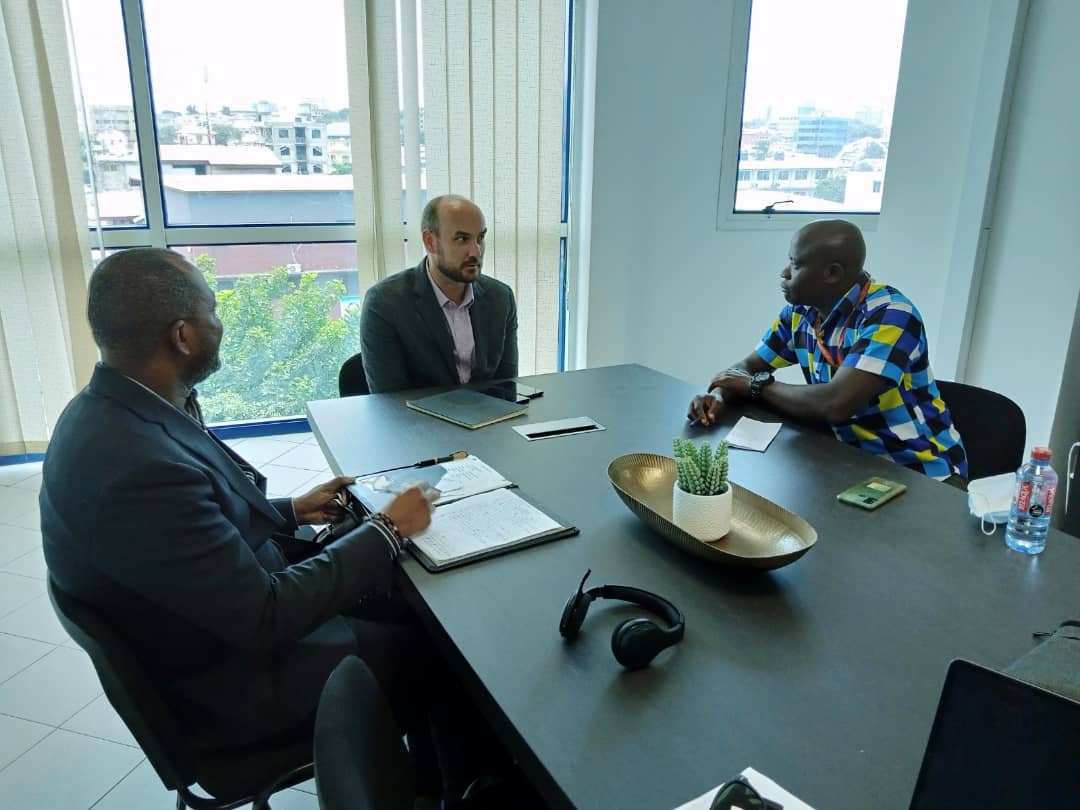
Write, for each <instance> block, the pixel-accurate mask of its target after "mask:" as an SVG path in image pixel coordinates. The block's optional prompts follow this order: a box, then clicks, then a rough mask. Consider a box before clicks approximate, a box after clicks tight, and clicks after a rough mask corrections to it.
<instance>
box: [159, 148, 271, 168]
mask: <svg viewBox="0 0 1080 810" xmlns="http://www.w3.org/2000/svg"><path fill="white" fill-rule="evenodd" d="M160 149H161V153H160V154H161V162H162V163H205V164H209V165H211V166H266V167H270V168H277V167H278V166H280V165H281V161H280V160H278V159H277V157H276V156H275V155H274V151H273V150H272V149H269V148H268V147H265V146H199V145H186V144H162V145H161V147H160Z"/></svg>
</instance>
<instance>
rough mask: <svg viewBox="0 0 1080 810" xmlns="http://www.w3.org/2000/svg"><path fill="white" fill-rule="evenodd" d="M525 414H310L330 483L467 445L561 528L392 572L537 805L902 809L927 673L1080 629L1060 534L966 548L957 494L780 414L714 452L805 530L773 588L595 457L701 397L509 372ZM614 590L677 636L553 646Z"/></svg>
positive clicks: (676, 421) (617, 611)
mask: <svg viewBox="0 0 1080 810" xmlns="http://www.w3.org/2000/svg"><path fill="white" fill-rule="evenodd" d="M521 379H522V380H523V381H525V382H527V383H528V384H530V385H533V386H536V387H538V388H541V389H543V390H544V392H545V393H544V395H543V396H542V397H540V398H538V399H534V400H533V401H532V402H531V404H530V405H529V412H528V415H527V416H525V417H519V418H517V419H515V420H511V421H506V422H501V423H498V424H495V425H492V426H489V427H486V428H483V429H480V430H476V431H470V430H466V429H464V428H461V427H458V426H456V425H453V424H450V423H448V422H444V421H442V420H438V419H435V418H432V417H430V416H426V415H423V414H420V413H417V412H415V411H413V410H410V409H407V408H406V407H405V405H404V400H405V399H407V398H410V397H415V396H416V394H415V393H412V394H405V393H400V394H382V395H374V396H361V397H351V398H347V399H339V400H325V401H317V402H312V403H310V404H309V408H308V412H309V419H310V422H311V426H312V429H313V431H314V433H315V435H316V436H317V438H318V441H319V442H320V444H321V446H322V448H323V451H324V452H325V454H326V456H327V459H328V460H329V462H330V465H331V467H332V468H333V470H334V472H335V473H336V474H348V475H353V474H358V473H363V472H365V471H369V470H377V469H380V468H384V467H391V466H394V465H398V464H408V463H411V462H414V461H416V460H418V459H422V458H426V457H432V456H435V455H442V454H446V453H449V452H452V451H455V450H468V451H470V452H471V453H473V454H475V455H477V456H478V457H480V458H481V459H482V460H484V461H486V462H487V463H488V464H490V465H491V466H493V467H494V468H495V469H496V470H498V471H499V472H501V473H502V474H503V475H504V476H505V477H507V478H508V479H510V480H511V481H513V482H515V483H516V484H518V485H519V487H520V491H521V493H522V494H524V495H527V496H528V497H529V498H530V499H532V500H534V501H536V502H537V503H538V504H540V505H541V506H543V507H546V508H548V509H550V510H551V511H552V512H553V513H555V514H556V515H558V516H559V517H561V518H563V519H565V520H567V521H569V522H572V523H573V524H574V525H576V526H577V527H578V528H579V529H580V534H579V535H578V536H575V537H570V538H566V539H562V540H557V541H554V542H551V543H547V544H543V545H539V546H534V547H531V548H527V549H522V550H519V551H516V552H514V553H511V554H506V555H503V556H500V557H497V558H492V559H488V560H484V561H482V562H478V563H475V564H473V565H469V566H466V567H462V568H458V569H454V570H451V571H446V572H443V573H438V574H431V573H428V572H427V571H426V570H424V569H423V568H422V567H421V566H420V565H419V564H418V563H417V562H416V561H415V560H413V559H411V558H409V557H408V556H407V555H406V556H403V562H402V565H401V573H402V577H401V580H402V587H403V589H404V591H405V593H406V596H407V598H408V599H409V600H410V602H411V604H412V605H413V607H414V608H415V609H416V611H417V613H418V614H419V616H420V617H421V620H422V621H423V622H424V623H425V624H426V626H427V627H428V629H429V631H430V632H431V633H432V635H433V637H434V638H435V639H436V641H437V643H439V644H440V646H441V647H442V649H443V651H444V653H445V654H446V656H447V657H448V659H449V660H450V662H451V664H452V666H454V667H455V669H456V670H457V672H458V673H459V674H460V675H461V677H462V678H463V680H464V682H465V684H466V686H467V687H468V689H469V690H470V692H471V693H472V696H473V697H474V698H475V699H476V701H477V703H478V705H479V706H480V709H481V711H483V712H484V714H485V716H486V717H487V719H488V720H489V722H490V723H491V724H492V726H493V727H494V729H495V731H496V732H497V733H498V734H499V736H500V737H501V739H502V741H503V742H504V744H505V745H506V746H507V747H508V748H509V749H510V750H511V752H512V753H513V754H514V756H515V757H516V758H517V759H518V760H519V762H520V763H521V767H522V768H523V770H524V772H525V774H526V776H527V777H528V778H529V779H530V780H531V781H532V783H533V784H534V785H535V787H536V788H537V790H538V791H539V792H540V794H541V795H542V796H543V798H544V799H545V801H546V802H548V803H549V804H550V806H552V807H560V808H561V807H578V808H601V809H602V810H606V809H607V808H614V809H616V810H634V809H635V808H655V809H657V810H663V809H664V808H673V807H676V806H678V805H679V804H682V803H683V802H686V801H688V800H690V799H692V798H694V797H696V796H698V795H700V794H702V793H704V792H705V791H707V790H709V789H710V788H711V787H714V786H716V785H718V784H719V783H721V782H723V781H724V780H726V779H729V778H731V777H733V776H734V775H736V774H737V773H739V771H741V770H742V769H744V768H746V767H748V766H749V767H753V768H754V769H756V770H758V771H760V772H762V773H764V774H765V775H767V776H768V777H770V778H772V779H773V780H775V781H776V782H778V783H779V784H780V785H782V786H783V787H784V788H786V789H787V790H788V791H790V792H792V793H793V794H795V795H796V796H798V797H799V798H800V799H802V800H803V801H805V802H807V803H809V804H810V805H812V806H813V807H815V808H816V810H831V809H832V808H836V810H844V808H851V809H852V810H867V808H893V807H897V808H902V807H907V805H908V802H909V800H910V797H911V792H912V789H913V787H914V784H915V779H916V776H917V774H918V770H919V765H920V762H921V760H922V755H923V751H924V749H925V746H926V740H927V737H928V735H929V732H930V726H931V722H932V720H933V716H934V712H935V709H936V706H937V701H938V697H939V694H940V691H941V687H942V684H943V682H944V678H945V672H946V669H947V666H948V664H949V661H950V660H952V659H953V658H965V659H968V660H972V661H975V662H977V663H980V664H983V665H986V666H990V667H995V668H1001V667H1004V666H1005V665H1007V664H1009V663H1010V662H1011V661H1013V660H1014V659H1016V658H1017V657H1019V656H1021V655H1023V654H1024V653H1026V652H1027V651H1028V650H1030V649H1031V648H1032V647H1033V645H1034V644H1035V643H1036V642H1035V640H1034V639H1033V637H1032V633H1033V632H1035V631H1046V630H1052V629H1053V628H1055V627H1057V625H1058V624H1059V623H1060V622H1061V621H1063V620H1065V619H1069V618H1077V617H1078V615H1080V609H1078V608H1080V605H1078V602H1080V599H1078V598H1077V597H1078V596H1080V542H1078V541H1077V540H1076V539H1075V538H1073V537H1071V536H1069V535H1066V534H1063V533H1061V532H1058V531H1051V534H1050V537H1049V541H1048V543H1047V548H1046V551H1045V552H1044V553H1043V554H1042V555H1040V556H1037V557H1029V556H1027V555H1024V554H1020V553H1018V552H1014V551H1011V550H1009V549H1007V548H1006V547H1005V545H1004V543H1003V539H1002V530H1001V529H999V530H998V531H997V533H996V534H995V535H994V536H991V537H988V536H985V535H984V534H982V533H981V531H980V529H979V522H978V520H977V519H975V518H973V517H972V516H971V515H970V514H969V513H968V509H967V502H966V496H965V494H964V493H963V492H960V491H959V490H956V489H954V488H952V487H950V486H948V485H945V484H942V483H939V482H937V481H934V480H931V479H928V478H926V477H924V476H922V475H921V474H919V473H916V472H913V471H911V470H908V469H905V468H902V467H899V466H897V465H895V464H892V463H890V462H889V461H887V460H885V459H881V458H877V457H874V456H870V455H868V454H866V453H863V452H861V451H859V450H857V449H855V448H852V447H849V446H847V445H844V444H843V443H841V442H838V441H836V440H835V439H834V438H832V437H831V436H829V435H825V434H822V433H819V432H816V431H813V430H807V429H805V428H802V427H800V426H798V425H796V424H792V423H787V422H785V425H784V427H783V428H782V429H781V430H780V433H779V435H778V436H777V437H776V439H775V440H774V441H773V442H772V444H771V446H770V447H769V448H768V450H767V451H766V452H764V453H755V452H750V451H741V450H732V451H731V459H730V463H731V470H730V476H731V479H732V480H733V481H735V482H737V483H738V484H740V485H741V486H743V487H746V488H748V489H750V490H753V491H754V492H756V493H758V494H760V495H762V496H764V497H765V498H768V499H770V500H772V501H773V502H775V503H776V504H778V505H780V506H782V507H784V508H786V509H788V510H790V511H792V512H794V513H795V514H797V515H799V516H801V517H803V518H805V519H806V520H807V521H809V522H810V524H811V525H812V526H814V528H815V529H816V530H817V532H818V540H817V543H816V545H815V546H814V547H813V548H811V549H810V550H809V552H808V553H807V554H806V555H805V556H804V557H802V558H801V559H799V560H797V561H796V562H794V563H793V564H791V565H789V566H787V567H784V568H780V569H777V570H775V571H771V572H760V571H751V570H746V569H737V568H730V567H723V566H716V565H711V564H709V563H708V562H706V561H703V560H701V559H699V558H697V557H694V556H692V555H690V554H688V553H686V552H685V551H683V550H681V549H680V548H677V547H675V546H673V545H671V544H669V542H668V541H666V540H665V539H663V538H662V537H660V536H659V535H657V534H655V533H653V532H652V531H651V530H650V529H649V528H647V527H646V526H645V525H644V524H643V523H642V522H640V521H639V520H638V518H637V517H635V516H634V515H633V514H631V512H630V511H629V510H628V509H627V508H626V507H625V506H624V505H623V503H622V502H621V501H620V499H619V497H618V496H617V495H616V493H615V491H614V490H613V488H612V486H611V484H610V482H609V480H608V476H607V467H608V464H609V462H610V461H611V460H613V459H614V458H616V457H618V456H620V455H623V454H626V453H636V452H648V453H660V454H664V455H671V440H672V437H674V436H690V437H693V438H698V437H707V438H710V439H718V438H720V437H721V436H723V435H724V433H725V432H726V428H729V427H730V426H732V425H733V424H734V423H735V421H736V420H737V419H738V417H739V416H742V415H749V416H752V417H756V418H760V419H764V420H772V421H776V420H777V419H778V417H776V416H775V415H770V414H768V413H767V412H765V411H760V410H757V409H755V408H753V407H746V408H729V409H727V410H726V411H725V414H724V419H723V422H722V424H721V425H720V426H719V427H718V428H716V429H714V430H704V431H703V430H701V429H698V428H690V427H689V426H688V424H687V422H686V419H685V414H686V407H687V403H688V402H689V400H690V399H691V397H692V396H693V395H694V394H696V393H699V392H700V389H699V388H697V387H695V386H692V385H690V384H688V383H686V382H683V381H681V380H677V379H675V378H673V377H669V376H667V375H664V374H662V373H660V372H657V371H654V370H652V369H649V368H645V367H642V366H636V365H625V366H614V367H606V368H595V369H588V370H584V371H575V372H567V373H563V374H551V375H541V376H536V377H528V378H521ZM575 416H588V417H591V418H592V419H594V420H596V421H597V422H599V423H600V424H601V425H603V426H604V427H605V428H606V429H605V430H603V431H598V432H591V433H583V434H577V435H569V436H564V437H557V438H551V439H545V440H540V441H532V442H527V441H525V440H524V439H523V438H522V437H521V436H520V435H519V434H518V433H517V432H515V431H513V430H512V429H511V427H512V426H513V425H515V424H525V423H531V422H539V421H547V420H552V419H560V418H564V417H575ZM871 475H878V476H882V477H885V478H889V479H891V480H894V481H899V482H901V483H904V484H906V485H907V487H908V489H907V492H905V493H904V494H902V495H901V496H900V497H899V498H897V499H895V500H893V501H891V502H889V503H887V504H885V505H884V506H882V507H881V508H879V509H877V510H875V511H869V512H868V511H863V510H860V509H856V508H853V507H851V506H848V505H846V504H842V503H839V502H838V501H837V500H836V494H837V493H838V492H840V491H841V490H843V489H845V488H847V487H849V486H851V485H852V484H855V483H857V482H859V481H861V480H863V479H865V478H866V477H868V476H871ZM588 568H591V569H592V571H593V574H592V577H591V579H590V584H591V585H599V584H603V583H610V584H623V585H632V586H635V587H638V588H644V589H646V590H650V591H654V592H656V593H659V594H661V595H663V596H665V597H666V598H668V599H670V600H672V601H673V602H674V603H675V604H676V605H678V606H679V608H680V609H681V610H682V611H683V613H684V615H685V617H686V635H685V638H684V640H683V641H682V643H681V644H678V645H676V646H675V647H674V648H672V649H670V650H667V651H665V652H663V653H662V654H661V655H660V656H659V657H658V658H657V659H656V660H655V661H654V662H653V664H652V665H651V666H650V667H648V668H647V669H644V670H640V671H637V672H628V671H625V670H623V668H622V667H621V666H620V665H619V664H618V663H617V662H616V661H615V659H614V658H613V657H612V653H611V646H610V637H611V631H612V629H613V628H614V627H615V626H616V625H617V624H618V623H619V622H620V621H621V620H623V619H625V618H627V617H628V616H633V615H648V614H644V613H643V611H640V610H638V609H637V608H634V607H632V606H620V605H619V604H617V603H611V602H607V601H599V602H595V603H594V604H593V607H592V609H591V610H590V613H589V617H588V619H587V621H586V622H585V625H584V628H583V632H582V633H581V636H580V637H579V638H578V639H577V640H576V641H575V642H573V643H567V642H565V641H564V640H563V639H562V638H561V637H560V635H559V632H558V622H559V617H560V615H561V612H562V608H563V605H564V603H565V602H566V599H567V597H568V596H569V595H570V594H571V593H572V592H573V591H574V590H575V589H576V587H577V585H578V582H579V581H580V580H581V577H582V575H583V574H584V572H585V570H586V569H588Z"/></svg>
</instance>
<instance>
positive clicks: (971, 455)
mask: <svg viewBox="0 0 1080 810" xmlns="http://www.w3.org/2000/svg"><path fill="white" fill-rule="evenodd" d="M938 390H939V391H941V398H942V399H944V400H945V404H946V405H947V406H948V407H949V413H950V414H952V420H953V424H954V425H956V429H957V430H959V431H960V437H961V438H962V439H963V440H964V448H965V449H966V450H967V460H968V480H974V479H976V478H985V477H986V476H988V475H999V474H1001V473H1006V472H1015V471H1016V469H1017V467H1019V466H1020V465H1021V464H1023V463H1024V450H1025V444H1024V442H1025V441H1026V433H1027V423H1026V422H1025V421H1024V412H1023V411H1022V410H1020V406H1018V405H1017V404H1016V403H1015V402H1013V401H1012V400H1011V399H1009V398H1008V397H1006V396H1003V395H1002V394H999V393H997V392H995V391H988V390H986V389H985V388H978V387H977V386H974V385H965V384H964V383H958V382H946V381H944V380H938Z"/></svg>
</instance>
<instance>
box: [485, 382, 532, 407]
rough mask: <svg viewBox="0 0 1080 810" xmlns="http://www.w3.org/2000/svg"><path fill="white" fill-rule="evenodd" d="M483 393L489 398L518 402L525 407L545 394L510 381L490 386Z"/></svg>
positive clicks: (523, 384)
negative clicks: (531, 400)
mask: <svg viewBox="0 0 1080 810" xmlns="http://www.w3.org/2000/svg"><path fill="white" fill-rule="evenodd" d="M483 393H485V394H487V395H488V396H489V397H498V398H499V399H505V400H507V401H508V402H516V403H517V404H518V405H524V404H526V403H527V402H528V401H529V400H530V399H533V398H535V397H538V396H541V395H542V394H543V393H544V392H543V391H541V390H540V389H539V388H533V387H532V386H530V385H525V383H519V382H517V381H515V380H508V381H507V382H499V383H493V384H492V385H489V386H488V387H487V388H485V389H483Z"/></svg>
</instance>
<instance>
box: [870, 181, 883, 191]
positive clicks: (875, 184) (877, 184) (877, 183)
mask: <svg viewBox="0 0 1080 810" xmlns="http://www.w3.org/2000/svg"><path fill="white" fill-rule="evenodd" d="M872 188H873V192H874V193H875V194H880V193H881V181H880V180H875V181H874V182H873V186H872Z"/></svg>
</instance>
